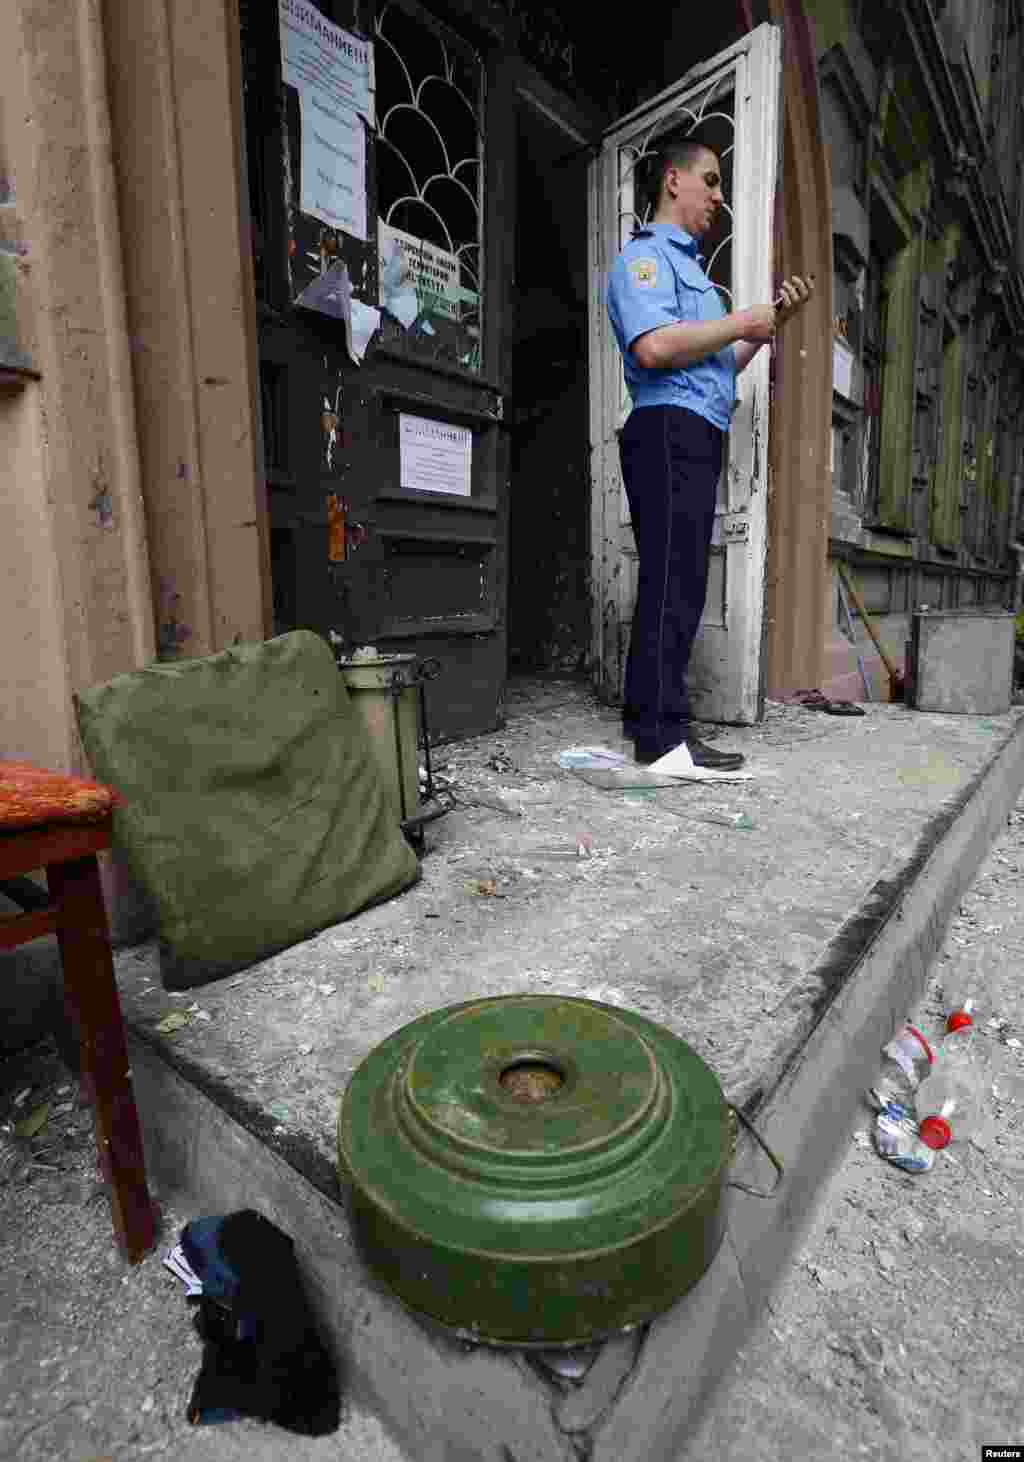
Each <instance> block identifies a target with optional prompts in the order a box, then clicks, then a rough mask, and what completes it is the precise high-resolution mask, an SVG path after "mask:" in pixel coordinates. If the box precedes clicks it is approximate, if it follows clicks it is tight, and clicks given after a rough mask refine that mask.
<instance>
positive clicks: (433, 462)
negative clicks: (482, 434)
mask: <svg viewBox="0 0 1024 1462" xmlns="http://www.w3.org/2000/svg"><path fill="white" fill-rule="evenodd" d="M399 455H400V462H401V478H400V481H401V485H402V487H404V488H409V489H411V490H412V491H414V492H451V493H455V494H457V495H458V496H459V497H470V496H471V494H472V479H471V472H472V466H473V433H472V431H471V430H470V429H469V427H468V426H451V425H450V424H449V423H448V422H446V421H431V420H429V419H428V418H427V417H425V416H408V415H407V414H406V413H405V412H404V411H403V412H401V413H400V414H399Z"/></svg>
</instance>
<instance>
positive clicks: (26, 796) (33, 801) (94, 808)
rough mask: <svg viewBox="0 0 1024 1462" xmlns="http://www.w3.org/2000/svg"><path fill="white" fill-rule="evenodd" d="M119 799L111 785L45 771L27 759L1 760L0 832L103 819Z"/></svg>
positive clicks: (100, 820)
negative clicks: (52, 823)
mask: <svg viewBox="0 0 1024 1462" xmlns="http://www.w3.org/2000/svg"><path fill="white" fill-rule="evenodd" d="M119 801H120V799H119V797H118V795H117V793H116V792H115V791H114V790H113V788H112V787H104V786H102V785H101V784H100V783H99V782H91V781H89V780H88V779H87V778H86V777H69V776H66V775H65V774H64V773H63V772H48V771H47V770H46V769H45V768H44V767H37V766H34V765H33V764H32V762H30V761H2V760H0V832H16V831H17V830H18V829H19V828H25V827H42V826H44V825H45V824H46V823H51V822H102V820H103V818H105V817H106V816H107V814H108V813H109V812H110V810H111V808H112V807H115V806H116V805H117V803H118V802H119Z"/></svg>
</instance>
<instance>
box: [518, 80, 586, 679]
mask: <svg viewBox="0 0 1024 1462" xmlns="http://www.w3.org/2000/svg"><path fill="white" fill-rule="evenodd" d="M516 177H517V189H516V191H517V195H518V196H517V200H516V202H517V206H516V210H515V216H516V228H515V247H514V289H513V291H512V302H511V308H510V311H509V315H510V319H509V327H508V332H509V333H508V344H509V353H508V358H509V362H510V386H511V390H510V396H511V402H512V412H511V416H512V422H511V427H512V430H511V433H510V436H511V441H510V447H511V484H510V487H511V490H510V503H509V581H508V666H509V672H510V673H511V674H541V675H544V674H548V675H550V674H562V675H564V674H570V673H573V672H582V671H584V670H585V669H586V667H587V660H588V656H589V650H590V590H589V579H590V461H589V458H590V451H589V436H588V423H589V405H588V400H589V395H588V360H587V171H586V156H585V154H584V153H582V150H581V149H580V148H579V145H578V143H576V142H574V140H573V138H572V137H571V136H570V135H568V134H567V133H566V132H565V131H564V130H563V129H562V128H561V127H560V126H558V124H557V123H555V122H553V121H552V120H550V119H549V117H547V116H546V115H544V113H543V112H542V111H541V110H539V109H538V108H537V107H536V106H535V105H533V104H532V102H531V101H529V100H527V99H526V98H525V97H522V96H521V97H520V101H519V105H518V108H517V125H516Z"/></svg>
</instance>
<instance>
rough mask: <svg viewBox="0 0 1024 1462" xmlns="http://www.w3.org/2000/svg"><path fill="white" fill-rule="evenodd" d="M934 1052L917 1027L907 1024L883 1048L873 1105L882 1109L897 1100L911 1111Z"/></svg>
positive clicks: (871, 1096)
mask: <svg viewBox="0 0 1024 1462" xmlns="http://www.w3.org/2000/svg"><path fill="white" fill-rule="evenodd" d="M933 1060H934V1053H933V1051H932V1048H931V1046H930V1045H929V1044H928V1042H927V1041H926V1040H925V1038H924V1036H923V1035H922V1034H921V1032H920V1031H919V1030H918V1029H917V1027H916V1026H913V1025H907V1024H903V1025H901V1026H899V1027H898V1029H897V1030H896V1032H895V1034H894V1035H893V1037H892V1039H891V1040H890V1041H887V1042H886V1044H885V1045H884V1046H883V1047H882V1066H881V1070H880V1071H879V1073H878V1078H877V1080H876V1081H875V1084H874V1086H872V1087H871V1088H869V1090H868V1098H869V1100H870V1101H871V1103H872V1105H873V1106H874V1107H875V1108H876V1109H878V1110H880V1109H881V1108H883V1107H885V1106H886V1105H887V1104H888V1103H890V1102H896V1103H897V1104H898V1105H899V1106H901V1107H905V1108H906V1109H907V1110H908V1111H911V1112H912V1111H913V1110H914V1100H915V1096H916V1093H917V1090H918V1087H919V1086H920V1085H921V1082H922V1081H923V1080H924V1079H925V1077H926V1076H927V1075H928V1074H929V1072H930V1071H931V1069H932V1062H933Z"/></svg>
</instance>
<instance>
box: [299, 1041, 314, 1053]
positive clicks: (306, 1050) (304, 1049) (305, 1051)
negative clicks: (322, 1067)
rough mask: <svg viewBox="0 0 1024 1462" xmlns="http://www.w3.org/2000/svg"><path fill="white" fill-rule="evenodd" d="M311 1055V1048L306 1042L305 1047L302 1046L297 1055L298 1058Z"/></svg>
mask: <svg viewBox="0 0 1024 1462" xmlns="http://www.w3.org/2000/svg"><path fill="white" fill-rule="evenodd" d="M312 1054H313V1047H312V1046H311V1045H310V1044H309V1043H308V1042H307V1043H306V1044H305V1045H302V1046H300V1047H299V1055H300V1056H311V1055H312Z"/></svg>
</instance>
